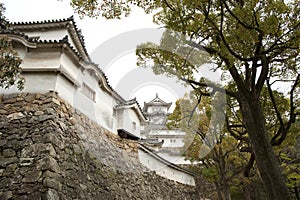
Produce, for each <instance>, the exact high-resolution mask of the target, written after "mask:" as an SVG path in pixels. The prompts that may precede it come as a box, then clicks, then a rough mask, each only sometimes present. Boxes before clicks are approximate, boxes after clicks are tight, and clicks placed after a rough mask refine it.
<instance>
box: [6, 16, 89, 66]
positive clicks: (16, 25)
mask: <svg viewBox="0 0 300 200" xmlns="http://www.w3.org/2000/svg"><path fill="white" fill-rule="evenodd" d="M70 22H71V23H72V25H73V27H74V30H75V34H76V36H77V38H78V39H79V41H80V44H81V47H82V49H83V51H84V53H85V55H86V56H87V59H88V60H89V61H90V57H89V55H88V53H87V50H86V47H85V41H84V37H83V35H82V33H81V30H80V29H78V28H77V25H76V22H75V21H74V17H73V16H71V17H69V18H66V19H55V20H44V21H35V22H13V23H10V27H11V28H13V29H14V30H19V31H22V30H32V29H36V28H38V29H41V28H55V27H61V26H64V27H68V24H70Z"/></svg>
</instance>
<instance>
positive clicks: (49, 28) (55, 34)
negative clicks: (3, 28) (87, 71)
mask: <svg viewBox="0 0 300 200" xmlns="http://www.w3.org/2000/svg"><path fill="white" fill-rule="evenodd" d="M10 27H11V28H12V29H13V30H14V31H17V32H22V33H24V34H25V35H27V36H28V37H29V38H30V39H33V40H35V41H37V42H48V41H61V40H68V41H67V42H69V43H70V46H71V47H72V48H73V49H74V50H75V51H76V53H78V54H79V55H80V57H82V58H83V59H84V60H85V61H88V62H91V59H90V57H89V55H88V53H87V50H86V48H85V44H84V38H83V36H82V34H81V31H80V30H79V29H78V28H77V26H76V23H75V21H74V18H73V16H72V17H69V18H67V19H60V20H46V21H40V22H16V23H12V24H11V26H10Z"/></svg>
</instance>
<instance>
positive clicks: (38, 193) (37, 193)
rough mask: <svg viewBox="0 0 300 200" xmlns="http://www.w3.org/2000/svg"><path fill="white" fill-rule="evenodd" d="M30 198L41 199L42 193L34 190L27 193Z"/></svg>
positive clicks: (31, 199)
mask: <svg viewBox="0 0 300 200" xmlns="http://www.w3.org/2000/svg"><path fill="white" fill-rule="evenodd" d="M28 199H30V200H42V194H41V193H40V192H34V193H31V194H29V195H28Z"/></svg>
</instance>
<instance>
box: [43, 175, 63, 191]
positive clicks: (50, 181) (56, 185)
mask: <svg viewBox="0 0 300 200" xmlns="http://www.w3.org/2000/svg"><path fill="white" fill-rule="evenodd" d="M43 185H44V187H46V188H53V189H55V190H57V191H61V189H62V185H61V183H60V182H59V181H57V180H56V179H54V178H45V179H44V180H43Z"/></svg>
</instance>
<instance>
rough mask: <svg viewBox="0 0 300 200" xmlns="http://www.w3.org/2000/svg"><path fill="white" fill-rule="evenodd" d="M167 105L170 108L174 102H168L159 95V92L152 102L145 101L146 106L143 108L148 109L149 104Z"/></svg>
mask: <svg viewBox="0 0 300 200" xmlns="http://www.w3.org/2000/svg"><path fill="white" fill-rule="evenodd" d="M157 105H159V106H166V107H167V108H168V109H169V108H170V107H171V105H172V103H166V102H165V101H163V100H162V99H161V98H159V97H158V94H156V96H155V98H154V99H152V100H151V101H150V102H148V103H146V102H144V108H143V110H144V111H146V110H147V108H148V106H157Z"/></svg>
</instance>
